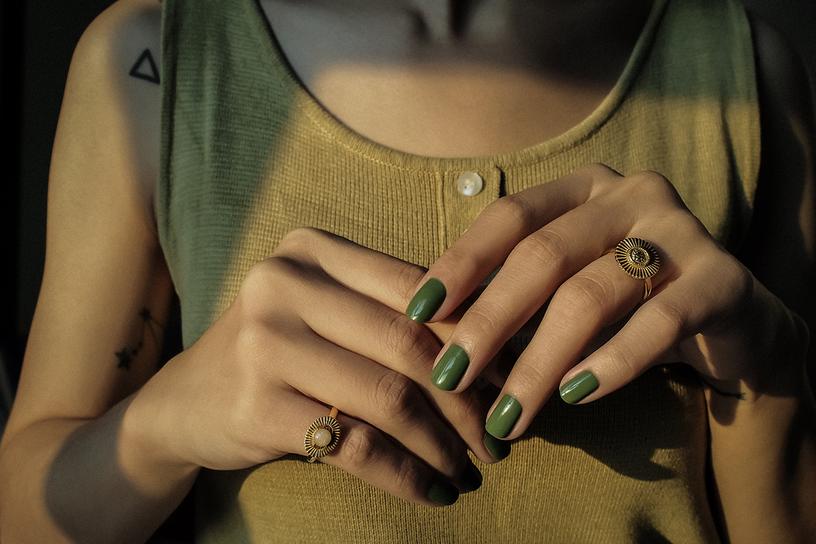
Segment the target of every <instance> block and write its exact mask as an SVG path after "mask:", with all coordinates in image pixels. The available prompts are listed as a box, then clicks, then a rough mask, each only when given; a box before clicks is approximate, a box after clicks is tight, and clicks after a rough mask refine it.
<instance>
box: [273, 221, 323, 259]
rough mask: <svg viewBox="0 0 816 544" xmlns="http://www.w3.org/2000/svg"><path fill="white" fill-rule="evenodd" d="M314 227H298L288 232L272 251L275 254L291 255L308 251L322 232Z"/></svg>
mask: <svg viewBox="0 0 816 544" xmlns="http://www.w3.org/2000/svg"><path fill="white" fill-rule="evenodd" d="M320 232H321V231H320V230H319V229H316V228H314V227H297V228H294V229H292V230H290V231H289V232H287V233H286V234H285V235H284V236H283V238H281V241H280V242H278V245H277V247H276V248H275V250H274V251H273V252H272V254H273V255H289V254H297V253H300V252H303V251H308V249H309V247H310V246H311V244H312V243H313V240H314V239H315V237H316V236H317V235H318V233H320Z"/></svg>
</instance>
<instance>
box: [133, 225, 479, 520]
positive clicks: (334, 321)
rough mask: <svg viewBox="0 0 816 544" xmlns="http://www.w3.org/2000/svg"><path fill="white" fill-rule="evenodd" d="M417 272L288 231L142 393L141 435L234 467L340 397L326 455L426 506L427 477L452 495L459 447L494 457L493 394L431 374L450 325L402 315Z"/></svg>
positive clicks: (271, 447) (263, 455) (182, 456)
mask: <svg viewBox="0 0 816 544" xmlns="http://www.w3.org/2000/svg"><path fill="white" fill-rule="evenodd" d="M425 271H426V270H425V269H424V268H422V267H419V266H416V265H413V264H410V263H406V262H404V261H401V260H399V259H396V258H394V257H390V256H388V255H386V254H384V253H380V252H377V251H373V250H371V249H368V248H365V247H363V246H360V245H357V244H355V243H353V242H351V241H349V240H346V239H345V238H342V237H339V236H336V235H334V234H331V233H328V232H325V231H321V230H318V229H313V228H300V229H296V230H294V231H292V232H290V233H289V234H288V235H287V236H285V237H284V239H283V240H282V241H281V243H280V244H279V246H278V247H277V248H276V250H275V251H274V252H273V254H272V256H271V257H269V258H267V259H265V260H263V261H261V262H259V263H257V264H256V265H255V266H254V267H253V268H252V269H251V270H250V271H249V272H248V273H247V275H246V277H245V279H244V281H243V283H242V285H241V287H240V289H239V292H238V294H237V296H236V298H235V300H234V301H233V303H232V304H231V305H230V306H229V308H227V310H226V311H225V312H224V313H223V315H221V317H220V318H219V319H218V320H217V321H215V322H214V323H213V324H212V326H211V327H210V328H209V329H208V330H207V331H206V332H205V333H204V334H203V335H202V336H201V337H200V338H199V339H198V341H196V342H195V343H194V344H193V345H192V346H190V347H189V348H188V349H187V350H185V351H183V352H182V353H180V354H179V355H177V356H176V357H174V358H173V359H171V360H170V361H169V362H168V363H167V364H165V365H164V366H163V367H162V369H161V370H159V371H158V372H157V373H156V374H155V375H154V376H153V377H152V378H151V379H150V380H149V381H148V382H147V383H146V384H145V385H144V386H143V387H142V389H141V390H140V391H139V392H138V393H137V394H136V396H135V398H134V400H133V404H132V405H131V407H130V409H131V410H137V411H138V410H140V411H141V412H140V413H139V416H138V417H136V416H134V417H133V419H135V420H136V421H140V422H143V423H142V425H144V426H145V428H143V429H140V431H141V432H140V433H139V436H141V437H144V440H150V441H151V442H152V445H153V446H154V447H158V448H161V451H162V452H164V453H166V454H167V455H168V457H170V458H172V459H173V460H174V461H177V462H178V463H180V464H184V465H185V466H193V465H194V466H201V467H206V468H210V469H214V470H235V469H242V468H246V467H250V466H253V465H257V464H259V463H264V462H268V461H271V460H274V459H277V458H279V457H281V456H283V455H285V454H287V453H294V454H297V455H304V456H305V455H306V452H305V450H304V449H303V438H304V434H305V432H306V429H307V428H308V427H309V425H310V424H311V423H312V421H314V420H315V419H316V418H318V417H320V416H325V415H328V413H329V406H336V407H337V408H338V410H339V411H340V414H339V416H338V418H337V419H338V422H339V423H340V426H341V428H342V433H341V438H340V442H339V445H338V446H337V448H336V449H335V450H334V451H333V452H332V453H330V454H328V455H326V456H324V457H322V458H321V459H320V460H321V461H322V462H324V463H327V464H331V465H335V466H338V467H340V468H342V469H343V470H346V471H347V472H349V473H351V474H354V475H355V476H357V477H359V478H362V479H363V480H365V481H367V482H369V483H371V484H373V485H374V486H376V487H379V488H380V489H383V490H385V491H387V492H389V493H392V494H394V495H396V496H399V497H402V498H404V499H407V500H409V501H412V502H416V503H421V504H428V505H432V504H436V503H435V502H433V501H431V500H429V498H428V492H429V490H430V489H431V487H432V486H433V484H437V487H435V488H434V489H435V490H436V491H438V490H439V489H440V488H439V487H438V486H442V489H444V490H445V491H446V492H447V493H448V496H450V497H453V498H454V499H455V496H456V495H458V493H457V492H456V490H455V489H454V487H455V488H458V490H460V491H467V490H472V489H475V487H478V482H479V481H480V479H481V477H480V475H479V472H478V470H477V469H476V467H475V466H473V464H472V463H471V462H470V459H469V458H468V454H467V450H468V447H470V449H471V450H473V451H474V453H475V454H476V455H477V456H478V457H479V458H480V459H481V460H483V461H485V462H494V461H495V459H493V458H492V457H491V455H490V453H489V452H488V450H487V449H486V448H485V446H484V444H483V442H482V438H483V436H484V419H485V415H486V413H487V409H488V407H489V406H490V403H491V402H492V400H493V396H494V395H495V393H494V394H493V395H490V394H489V392H488V391H486V390H485V388H484V385H483V386H482V387H481V388H480V387H472V388H471V389H469V390H467V391H465V392H463V393H462V394H458V395H451V394H449V393H447V392H445V391H440V390H439V389H438V388H436V387H434V386H433V385H432V384H431V382H430V375H431V367H432V366H433V362H434V359H435V357H436V355H437V354H438V353H439V350H440V349H441V346H442V343H443V342H442V341H440V338H441V339H442V340H444V336H445V335H446V334H449V333H450V331H452V330H453V328H454V326H455V323H452V322H451V320H450V319H449V320H447V321H443V322H440V323H433V324H420V323H416V322H414V321H412V320H411V319H409V318H408V317H406V316H405V314H404V313H402V309H404V308H405V307H406V306H407V303H408V300H409V295H410V294H411V292H412V290H413V288H414V286H415V285H416V283H417V282H418V281H419V279H420V278H422V276H423V274H424V273H425ZM148 426H149V428H148ZM391 439H393V440H391ZM395 441H396V442H395ZM397 442H398V443H397ZM400 445H401V446H400ZM474 479H475V480H476V482H474ZM451 483H452V484H453V486H451V485H450V484H451Z"/></svg>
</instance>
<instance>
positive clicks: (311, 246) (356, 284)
mask: <svg viewBox="0 0 816 544" xmlns="http://www.w3.org/2000/svg"><path fill="white" fill-rule="evenodd" d="M273 255H274V256H280V257H290V258H295V259H297V260H299V261H303V262H308V263H310V264H312V265H313V266H316V267H318V268H320V269H321V270H323V271H324V272H325V273H326V274H328V275H329V276H331V277H332V278H334V279H335V280H336V281H337V282H339V283H341V284H342V285H345V286H346V287H348V288H349V289H352V290H354V291H357V292H358V293H362V294H364V295H366V296H368V297H371V298H373V299H374V300H376V301H378V302H380V303H382V304H385V305H386V306H388V307H390V308H392V309H394V310H396V311H399V312H402V311H403V309H404V308H405V305H406V304H408V301H409V295H410V293H411V292H412V291H413V289H414V286H415V285H416V283H417V281H419V279H420V278H421V277H422V276H423V275H424V274H425V271H426V269H425V268H423V267H421V266H418V265H415V264H412V263H408V262H405V261H402V260H400V259H397V258H396V257H392V256H390V255H387V254H385V253H382V252H380V251H376V250H373V249H370V248H367V247H365V246H361V245H359V244H356V243H355V242H352V241H351V240H348V239H346V238H343V237H342V236H338V235H336V234H334V233H331V232H328V231H325V230H320V229H316V228H299V229H295V230H293V231H290V232H289V233H287V235H286V236H285V237H284V239H283V240H281V242H280V244H278V246H277V248H276V249H275V252H274V253H273Z"/></svg>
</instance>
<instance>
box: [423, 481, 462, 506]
mask: <svg viewBox="0 0 816 544" xmlns="http://www.w3.org/2000/svg"><path fill="white" fill-rule="evenodd" d="M458 498H459V490H458V489H456V487H455V486H454V485H453V484H451V483H449V482H445V481H441V480H439V481H436V482H434V483H432V484H431V487H429V488H428V499H429V500H431V501H433V502H435V503H436V504H444V505H448V504H453V503H455V502H456V499H458Z"/></svg>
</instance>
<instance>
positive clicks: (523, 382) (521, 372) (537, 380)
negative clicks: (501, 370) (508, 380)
mask: <svg viewBox="0 0 816 544" xmlns="http://www.w3.org/2000/svg"><path fill="white" fill-rule="evenodd" d="M513 374H514V378H513V379H514V380H516V383H518V384H520V386H521V388H522V389H523V390H525V391H527V390H532V391H535V390H538V389H541V387H542V386H543V385H546V384H548V383H550V382H554V380H555V379H556V378H555V376H554V375H550V374H548V373H547V372H546V371H545V370H544V369H543V368H542V367H541V366H540V365H538V364H536V363H530V362H524V361H521V362H517V363H516V366H515V367H513Z"/></svg>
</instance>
